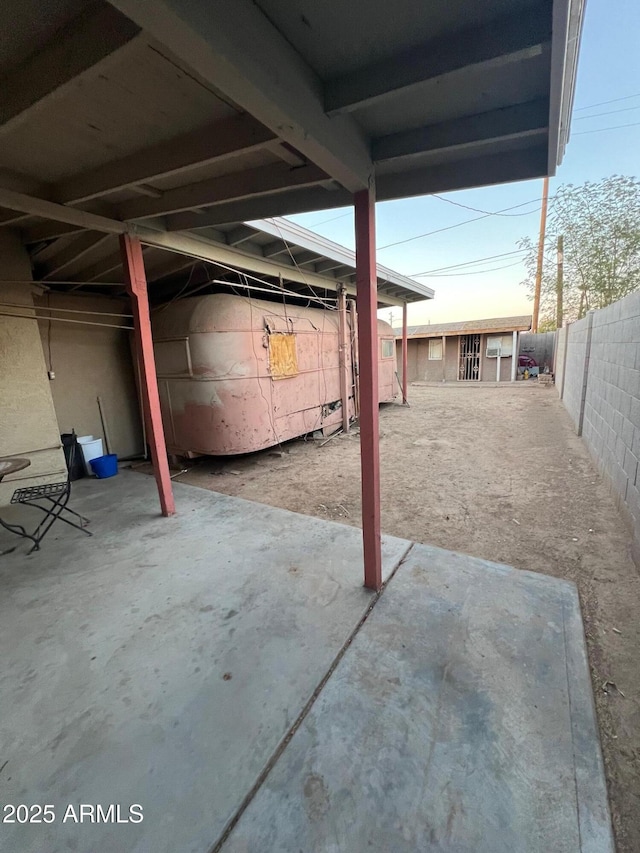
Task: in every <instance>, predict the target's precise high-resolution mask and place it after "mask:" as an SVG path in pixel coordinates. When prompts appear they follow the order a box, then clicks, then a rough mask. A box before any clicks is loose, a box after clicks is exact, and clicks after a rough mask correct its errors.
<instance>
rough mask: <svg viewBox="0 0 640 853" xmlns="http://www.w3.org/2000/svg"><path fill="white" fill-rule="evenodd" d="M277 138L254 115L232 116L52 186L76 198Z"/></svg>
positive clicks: (69, 199) (61, 196)
mask: <svg viewBox="0 0 640 853" xmlns="http://www.w3.org/2000/svg"><path fill="white" fill-rule="evenodd" d="M273 140H274V135H273V132H272V131H270V130H268V129H267V128H266V127H263V125H261V124H259V123H258V122H256V121H255V120H254V119H252V118H251V116H248V115H236V116H230V117H228V118H225V119H222V120H221V121H217V122H212V123H211V124H209V125H206V126H205V127H201V128H198V129H197V130H192V131H189V133H184V134H182V135H180V136H177V137H175V138H174V139H170V140H168V141H167V142H161V143H159V144H158V145H153V146H151V147H150V148H146V149H144V150H142V151H138V152H137V153H135V154H131V155H129V156H127V157H123V158H121V159H119V160H114V161H112V162H111V163H107V164H106V165H104V166H100V167H99V168H97V169H92V170H91V171H88V172H85V173H84V174H81V175H76V176H74V177H72V178H69V179H68V180H65V181H63V182H62V183H60V184H58V186H57V187H55V188H54V190H53V195H54V197H55V198H56V199H57V200H58V201H60V202H62V203H67V204H77V203H78V202H81V201H87V200H89V199H92V198H96V197H98V196H101V195H105V194H107V193H110V192H114V191H116V190H122V189H126V188H127V187H131V186H135V185H136V184H147V183H149V182H153V181H154V180H158V179H160V178H166V177H168V176H170V175H178V174H182V173H185V172H188V170H189V169H193V168H195V167H198V166H205V165H208V164H210V163H216V162H219V161H221V160H225V159H228V158H230V157H235V156H237V155H238V154H244V153H247V152H249V151H253V150H255V149H256V148H261V147H262V146H263V145H265V143H268V142H271V141H273ZM150 189H152V190H153V196H154V197H162V195H163V193H162V192H160V191H159V190H156V189H155V188H150ZM146 194H147V195H150V194H151V193H146Z"/></svg>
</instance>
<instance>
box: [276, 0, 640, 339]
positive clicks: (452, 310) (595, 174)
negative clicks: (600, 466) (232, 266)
mask: <svg viewBox="0 0 640 853" xmlns="http://www.w3.org/2000/svg"><path fill="white" fill-rule="evenodd" d="M614 98H615V99H617V98H625V99H626V100H620V101H618V102H616V103H607V104H603V105H602V106H594V107H593V108H591V105H595V104H599V103H600V102H602V101H611V100H612V99H614ZM574 106H575V110H574V115H573V122H572V128H571V139H570V141H569V145H568V147H567V151H566V154H565V158H564V162H563V164H562V165H561V166H560V168H559V169H558V173H557V175H556V177H555V178H552V179H551V181H550V187H549V195H550V196H553V192H554V188H555V187H557V186H558V185H560V184H566V183H573V184H580V183H583V182H584V181H587V180H590V181H597V180H599V179H600V178H604V177H607V176H609V175H613V174H623V175H638V174H639V173H640V2H639V0H588V2H587V7H586V15H585V24H584V30H583V37H582V47H581V52H580V62H579V66H578V81H577V87H576V96H575V102H574ZM582 107H589V109H581V108H582ZM618 110H620V112H617V111H618ZM613 111H616V112H613ZM599 113H609V114H608V115H597V114H599ZM590 116H594V117H593V118H591V117H590ZM615 125H634V126H629V127H619V128H617V129H609V130H603V131H602V132H598V133H591V132H589V133H586V132H585V131H595V130H598V129H600V128H613V127H614V126H615ZM541 192H542V181H541V180H538V181H524V182H522V183H517V184H505V185H502V186H496V187H487V188H485V189H476V190H465V191H462V192H454V193H448V194H446V196H445V197H446V198H447V199H449V200H451V201H455V202H458V203H460V204H465V205H469V206H470V207H476V208H480V209H482V210H487V211H497V210H502V209H504V208H507V207H512V206H513V205H518V204H522V203H523V202H531V204H529V205H527V206H524V207H522V208H518V209H516V210H513V211H510V212H512V213H521V212H523V213H527V212H528V211H531V213H528V215H525V216H511V217H504V216H502V217H498V216H491V217H488V218H485V219H483V220H480V221H478V222H472V223H469V224H468V225H463V226H461V227H459V228H453V229H451V230H449V231H444V232H443V233H440V234H434V235H432V236H429V237H424V238H422V239H419V240H413V241H411V242H408V243H404V244H403V245H400V246H395V247H391V248H389V249H384V248H383V247H384V246H385V245H386V244H387V243H394V242H396V241H398V240H404V239H406V238H409V237H413V236H415V235H418V234H422V233H425V232H429V231H434V230H436V229H439V228H445V227H446V226H449V225H453V224H455V223H458V222H462V221H463V220H466V219H471V218H473V217H478V216H480V215H481V214H479V213H474V212H472V211H468V210H464V209H462V208H459V207H456V206H454V205H452V204H448V203H447V202H445V201H442V200H440V199H438V198H433V197H429V196H427V197H422V198H414V199H406V200H403V201H392V202H383V203H379V204H378V205H377V208H376V210H377V237H378V247H379V250H378V260H379V261H380V262H381V263H384V264H385V265H386V266H389V267H391V268H393V269H396V270H398V271H399V272H402V273H406V274H407V275H415V274H416V273H421V272H424V271H426V270H433V269H440V268H442V267H448V266H451V265H452V264H460V263H465V262H467V261H475V260H477V259H478V258H485V257H488V256H490V255H499V254H502V253H504V252H511V251H514V250H515V249H516V248H517V246H516V242H517V240H518V239H519V238H520V237H523V236H526V235H529V236H531V237H533V238H537V233H538V227H539V221H540V220H539V216H540V214H539V208H540V200H539V199H540V196H541ZM291 218H292V219H293V220H295V221H296V222H299V223H300V224H301V225H304V226H305V227H306V228H310V229H311V230H313V231H317V232H318V233H320V234H323V235H324V236H326V237H329V238H330V239H332V240H335V241H336V242H338V243H342V244H343V245H345V246H349V247H351V248H353V218H352V213H351V211H348V212H347V211H345V210H332V211H331V210H330V211H326V212H324V213H323V212H315V213H308V214H303V215H300V216H293V217H291ZM518 258H519V256H518V255H514V256H513V257H512V258H501V259H498V260H496V261H491V262H487V263H485V264H484V267H479V266H472V267H469V268H462V269H461V270H459V271H453V272H457V273H458V274H456V275H451V273H449V274H448V275H447V276H446V277H444V276H429V277H425V278H420V281H423V282H426V283H428V284H429V285H430V286H431V287H432V288H433V289H434V290H435V291H436V298H435V299H434V300H432V301H430V302H428V303H421V304H416V305H411V306H409V322H410V323H426V322H446V321H450V320H466V319H479V318H482V317H497V316H507V315H510V314H526V313H530V312H531V302H530V301H529V300H528V298H527V295H526V292H525V289H524V288H523V287H522V286H521V285H520V282H521V281H522V279H523V278H524V268H523V265H522V263H521V262H519V261H518ZM507 264H511V265H510V266H509V267H508V268H506V265H507ZM496 267H505V268H503V269H496ZM483 268H484V269H486V270H491V272H486V273H484V274H482V275H476V274H473V275H466V274H465V275H460V274H459V273H461V272H464V273H466V272H469V271H472V272H474V273H475V272H477V271H478V270H479V269H483ZM388 315H389V312H388V310H387V311H386V312H382V313H381V315H380V316H382V317H383V318H384V319H386V320H388V319H389V316H388ZM395 318H396V322H398V321H399V319H400V311H399V309H396V311H395Z"/></svg>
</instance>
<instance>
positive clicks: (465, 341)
mask: <svg viewBox="0 0 640 853" xmlns="http://www.w3.org/2000/svg"><path fill="white" fill-rule="evenodd" d="M458 379H461V380H465V381H468V380H474V379H475V380H478V379H480V335H460V364H459V367H458Z"/></svg>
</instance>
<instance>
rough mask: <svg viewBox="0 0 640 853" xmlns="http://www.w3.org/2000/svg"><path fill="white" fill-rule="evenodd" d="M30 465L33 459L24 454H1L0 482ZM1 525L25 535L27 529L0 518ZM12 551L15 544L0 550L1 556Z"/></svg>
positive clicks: (12, 531) (19, 534)
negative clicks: (26, 457)
mask: <svg viewBox="0 0 640 853" xmlns="http://www.w3.org/2000/svg"><path fill="white" fill-rule="evenodd" d="M29 465H31V460H30V459H25V458H24V457H23V456H0V483H1V482H2V480H3V479H4V478H5V477H6V476H7V475H8V474H15V473H16V471H22V469H23V468H28V467H29ZM0 525H2V527H4V528H5V530H9V531H10V532H11V533H17V534H18V536H25V529H24V527H21V526H20V525H19V524H8V523H7V522H6V521H3V520H2V519H1V518H0ZM12 551H15V546H14V547H13V548H7V549H6V550H5V551H0V557H1V556H2V555H3V554H10V553H11V552H12Z"/></svg>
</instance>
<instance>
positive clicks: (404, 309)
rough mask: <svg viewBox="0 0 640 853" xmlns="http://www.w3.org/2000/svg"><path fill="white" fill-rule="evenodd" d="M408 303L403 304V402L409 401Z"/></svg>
mask: <svg viewBox="0 0 640 853" xmlns="http://www.w3.org/2000/svg"><path fill="white" fill-rule="evenodd" d="M408 360H409V359H408V352H407V303H406V302H405V303H404V304H403V306H402V402H403V403H408V402H409V401H408V399H407V362H408Z"/></svg>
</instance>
